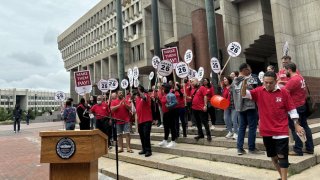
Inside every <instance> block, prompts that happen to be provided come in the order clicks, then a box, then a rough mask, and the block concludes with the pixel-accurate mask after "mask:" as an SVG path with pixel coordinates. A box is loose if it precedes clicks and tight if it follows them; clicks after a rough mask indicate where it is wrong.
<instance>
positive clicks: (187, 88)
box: [183, 82, 192, 102]
mask: <svg viewBox="0 0 320 180" xmlns="http://www.w3.org/2000/svg"><path fill="white" fill-rule="evenodd" d="M183 88H184V89H185V91H186V92H185V93H186V96H189V97H190V96H191V95H192V94H191V89H192V88H191V85H190V83H189V82H187V83H186V84H185V87H183ZM187 102H191V99H188V98H187Z"/></svg>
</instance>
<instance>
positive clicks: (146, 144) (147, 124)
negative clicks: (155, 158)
mask: <svg viewBox="0 0 320 180" xmlns="http://www.w3.org/2000/svg"><path fill="white" fill-rule="evenodd" d="M135 102H136V112H137V117H138V131H139V135H140V140H141V145H142V150H141V151H140V152H139V154H140V155H142V154H144V155H145V157H149V156H151V155H152V151H151V141H150V133H151V126H152V112H151V98H150V96H149V95H148V93H146V92H145V89H144V87H143V86H142V85H139V86H138V95H137V96H136V99H135Z"/></svg>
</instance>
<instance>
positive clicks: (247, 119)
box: [237, 109, 258, 151]
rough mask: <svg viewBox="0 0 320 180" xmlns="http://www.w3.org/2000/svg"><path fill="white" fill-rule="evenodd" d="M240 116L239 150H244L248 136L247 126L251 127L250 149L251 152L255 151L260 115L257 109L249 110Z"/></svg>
mask: <svg viewBox="0 0 320 180" xmlns="http://www.w3.org/2000/svg"><path fill="white" fill-rule="evenodd" d="M239 114H240V126H239V132H238V140H237V148H238V149H243V144H244V137H245V134H246V129H247V126H249V133H248V147H249V151H253V150H255V148H256V132H257V122H258V115H257V111H256V109H248V110H246V111H243V112H239Z"/></svg>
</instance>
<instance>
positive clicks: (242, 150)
mask: <svg viewBox="0 0 320 180" xmlns="http://www.w3.org/2000/svg"><path fill="white" fill-rule="evenodd" d="M243 154H247V152H246V151H245V150H244V149H238V155H239V156H241V155H243Z"/></svg>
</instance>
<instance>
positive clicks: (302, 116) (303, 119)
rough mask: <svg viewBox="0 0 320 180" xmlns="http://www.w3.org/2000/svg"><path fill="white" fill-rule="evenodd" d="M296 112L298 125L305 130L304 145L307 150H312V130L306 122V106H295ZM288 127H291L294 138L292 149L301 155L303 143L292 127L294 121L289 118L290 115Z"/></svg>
mask: <svg viewBox="0 0 320 180" xmlns="http://www.w3.org/2000/svg"><path fill="white" fill-rule="evenodd" d="M297 112H298V114H299V122H300V126H301V127H303V129H304V131H305V132H306V138H307V141H306V142H305V147H306V150H307V151H310V152H313V151H314V145H313V139H312V132H311V129H310V128H309V125H308V122H307V116H306V106H305V105H303V106H300V107H297ZM289 127H290V129H291V132H292V136H293V139H294V142H295V144H294V146H293V150H294V152H296V153H297V154H299V155H303V151H302V148H303V144H302V141H301V140H300V138H299V137H298V135H297V134H296V131H295V128H294V123H293V121H292V120H291V118H290V116H289Z"/></svg>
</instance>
